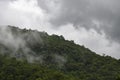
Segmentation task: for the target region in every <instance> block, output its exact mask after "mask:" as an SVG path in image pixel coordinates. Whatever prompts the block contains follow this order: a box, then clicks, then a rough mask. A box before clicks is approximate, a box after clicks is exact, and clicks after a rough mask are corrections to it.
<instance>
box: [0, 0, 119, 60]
mask: <svg viewBox="0 0 120 80" xmlns="http://www.w3.org/2000/svg"><path fill="white" fill-rule="evenodd" d="M0 25H13V26H19V27H20V28H31V29H37V30H39V31H46V32H48V33H49V34H53V33H54V34H58V35H63V36H64V37H65V38H66V39H69V40H74V41H75V42H76V43H77V44H80V45H84V46H85V47H88V48H90V49H91V50H93V51H95V52H97V53H98V54H103V53H105V54H106V55H111V56H113V57H116V58H120V53H119V50H120V31H119V30H120V0H0Z"/></svg>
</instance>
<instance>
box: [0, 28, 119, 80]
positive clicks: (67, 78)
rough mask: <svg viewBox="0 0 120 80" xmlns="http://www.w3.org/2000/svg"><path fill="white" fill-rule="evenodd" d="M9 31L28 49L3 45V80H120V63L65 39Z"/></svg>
mask: <svg viewBox="0 0 120 80" xmlns="http://www.w3.org/2000/svg"><path fill="white" fill-rule="evenodd" d="M8 28H9V29H10V30H11V32H12V35H13V36H14V37H15V39H16V38H17V39H18V37H19V38H20V39H22V40H21V41H24V45H23V46H19V48H17V49H13V48H11V47H9V46H6V45H4V43H2V42H1V44H0V53H1V54H0V80H120V75H119V74H120V60H116V59H114V58H112V57H110V56H105V55H104V56H100V55H98V54H96V53H94V52H92V51H91V50H89V49H88V48H85V47H84V46H80V45H77V44H75V43H74V42H73V41H68V40H65V39H64V37H63V36H57V35H48V34H47V33H45V32H38V31H33V30H26V29H18V28H16V27H8ZM16 42H17V41H16ZM16 42H15V44H16ZM26 49H27V50H26ZM15 50H16V51H15ZM10 56H11V57H10Z"/></svg>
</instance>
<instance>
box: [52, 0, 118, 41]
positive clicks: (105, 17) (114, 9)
mask: <svg viewBox="0 0 120 80" xmlns="http://www.w3.org/2000/svg"><path fill="white" fill-rule="evenodd" d="M119 3H120V1H119V0H106V1H104V0H92V1H90V0H62V10H61V14H60V16H59V17H56V18H54V19H51V23H52V24H53V25H55V26H60V25H65V24H68V23H72V24H74V26H82V27H85V28H86V29H91V28H94V29H96V30H97V31H99V32H100V31H101V30H102V31H104V32H105V34H106V35H107V36H108V37H109V38H111V39H112V40H115V41H117V42H120V36H119V34H120V31H119V30H120V27H119V26H120V24H119V20H120V14H119V13H120V6H119ZM93 20H97V21H99V22H100V23H101V24H102V25H100V27H99V28H98V27H96V26H93V22H92V21H93Z"/></svg>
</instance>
